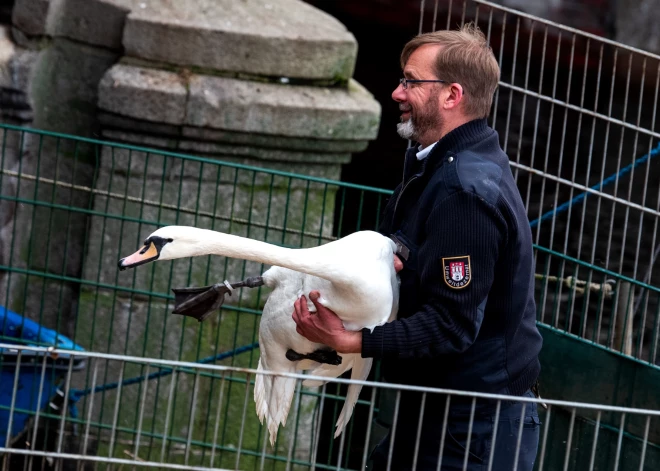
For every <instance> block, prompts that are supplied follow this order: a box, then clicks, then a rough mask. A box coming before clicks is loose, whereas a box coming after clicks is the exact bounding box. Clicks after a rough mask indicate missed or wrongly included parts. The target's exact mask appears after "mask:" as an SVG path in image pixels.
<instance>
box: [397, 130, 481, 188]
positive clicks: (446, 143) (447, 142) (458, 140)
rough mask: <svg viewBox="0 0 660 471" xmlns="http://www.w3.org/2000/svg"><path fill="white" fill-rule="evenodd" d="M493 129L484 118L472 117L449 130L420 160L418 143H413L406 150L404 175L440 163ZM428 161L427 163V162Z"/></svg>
mask: <svg viewBox="0 0 660 471" xmlns="http://www.w3.org/2000/svg"><path fill="white" fill-rule="evenodd" d="M493 132H494V131H493V129H492V128H491V127H490V126H488V122H487V120H486V118H480V119H474V120H472V121H468V122H467V123H465V124H462V125H460V126H459V127H457V128H455V129H453V130H451V131H450V132H448V133H447V134H445V135H444V136H443V137H442V139H440V140H439V141H438V143H437V144H436V146H435V147H434V148H433V149H432V150H431V153H430V154H429V155H428V156H427V157H426V158H425V159H424V160H422V161H421V162H417V163H415V162H414V161H413V160H415V161H416V160H417V151H418V147H419V144H417V143H415V144H414V145H413V146H412V147H409V148H408V150H407V151H406V163H405V166H404V169H405V174H406V177H407V178H408V177H410V176H411V174H412V173H413V172H414V173H423V172H424V169H426V168H434V167H436V166H437V165H438V164H440V163H441V162H442V161H443V160H444V158H445V156H446V155H447V154H448V153H451V154H457V153H459V152H461V151H462V150H465V149H467V148H469V147H470V146H472V145H473V144H475V143H477V142H480V141H482V140H483V139H485V138H486V137H488V136H489V135H490V134H492V133H493ZM427 162H428V163H427Z"/></svg>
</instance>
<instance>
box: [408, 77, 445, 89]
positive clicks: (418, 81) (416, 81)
mask: <svg viewBox="0 0 660 471" xmlns="http://www.w3.org/2000/svg"><path fill="white" fill-rule="evenodd" d="M428 82H436V83H447V82H446V81H445V80H412V79H407V78H402V79H399V83H400V84H401V85H403V89H404V90H408V84H409V83H428Z"/></svg>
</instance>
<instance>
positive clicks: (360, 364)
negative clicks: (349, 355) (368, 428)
mask: <svg viewBox="0 0 660 471" xmlns="http://www.w3.org/2000/svg"><path fill="white" fill-rule="evenodd" d="M372 363H373V358H362V357H361V356H359V355H357V358H355V359H354V361H353V371H351V379H353V380H360V381H365V380H366V379H367V376H369V371H371V364H372ZM360 391H362V385H361V384H351V385H350V386H349V387H348V391H347V392H346V400H345V401H344V407H343V408H342V410H341V414H339V419H337V428H336V429H335V438H337V437H338V436H339V434H341V432H342V431H343V430H344V428H346V424H348V421H349V420H351V416H352V415H353V408H354V407H355V403H356V402H357V400H358V397H359V396H360Z"/></svg>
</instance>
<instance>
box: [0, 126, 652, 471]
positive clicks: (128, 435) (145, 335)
mask: <svg viewBox="0 0 660 471" xmlns="http://www.w3.org/2000/svg"><path fill="white" fill-rule="evenodd" d="M0 150H1V155H2V160H1V165H0V168H1V173H0V215H1V216H2V219H1V221H0V223H1V224H2V227H1V228H0V243H1V247H0V305H2V306H6V307H7V308H9V309H11V310H13V311H15V312H18V313H21V314H23V315H25V317H26V318H30V319H33V320H35V321H37V322H38V323H39V324H40V325H41V326H43V327H45V328H50V329H54V330H55V331H57V332H58V333H60V334H62V335H64V336H66V337H68V338H70V339H71V340H73V342H75V343H76V344H78V345H80V346H81V347H82V348H84V349H85V350H88V351H91V352H98V353H103V354H113V355H120V356H122V358H126V357H129V356H131V357H140V358H157V359H160V360H166V361H185V362H197V363H215V364H217V365H225V366H232V367H247V368H254V367H256V365H257V363H256V362H257V359H258V354H259V352H258V347H257V345H256V342H257V339H258V337H257V332H258V327H259V314H260V306H262V305H263V302H264V300H265V298H266V296H267V294H268V293H267V292H266V291H265V290H260V289H257V290H253V291H248V290H244V291H243V292H241V293H240V294H239V295H237V296H236V298H235V299H231V300H230V302H229V304H228V305H227V306H225V307H223V309H222V310H221V311H220V312H219V313H218V315H216V316H213V317H211V318H209V319H208V320H206V321H205V322H203V323H197V322H195V321H192V320H190V319H186V318H183V317H180V316H176V315H172V314H171V311H172V308H173V304H172V301H173V297H172V295H171V294H170V289H171V288H172V287H183V286H193V285H194V286H201V285H208V284H212V283H215V282H218V281H222V280H225V279H229V280H230V281H233V280H239V279H243V278H245V277H246V276H255V275H258V274H260V273H261V272H262V271H263V270H264V269H265V268H264V267H263V266H261V265H259V264H256V263H251V262H244V261H236V260H230V259H225V258H222V257H198V258H196V259H192V260H176V261H173V262H159V263H156V264H151V265H146V266H144V267H139V268H138V269H137V270H133V271H130V272H121V273H120V272H119V271H118V269H117V260H118V259H119V258H120V257H122V256H124V255H127V254H129V253H132V252H133V251H135V250H136V249H137V248H138V247H139V246H140V245H141V242H142V240H143V239H144V238H145V237H146V236H147V235H148V234H150V233H151V232H153V231H154V230H155V229H156V228H157V227H160V226H163V225H169V224H179V225H192V226H197V227H204V228H209V229H214V230H219V231H223V232H229V233H233V234H238V235H243V236H248V237H252V238H256V239H261V240H266V241H269V242H272V243H276V244H280V245H284V246H289V247H303V246H314V245H318V244H321V243H324V242H327V241H330V240H333V239H334V238H336V237H341V236H343V235H346V234H348V233H350V232H353V231H354V230H358V229H372V228H374V227H375V225H377V223H378V217H379V214H380V212H381V210H382V208H383V207H384V203H385V201H386V199H387V198H388V196H389V194H390V191H387V190H382V189H375V188H367V187H362V186H357V185H351V184H346V183H341V182H336V181H328V180H323V179H319V178H313V177H306V176H302V175H296V174H292V173H285V172H278V171H271V170H267V169H262V168H255V167H247V166H242V165H235V164H228V163H224V162H220V161H215V160H210V159H203V158H197V157H193V156H186V155H179V154H174V153H168V152H164V151H157V150H153V149H144V148H138V147H133V146H126V145H120V144H113V143H108V142H102V141H97V140H91V139H82V138H75V137H71V136H64V135H58V134H53V133H47V132H40V131H35V130H29V129H22V128H17V127H12V126H6V125H3V126H0ZM536 256H537V287H536V289H537V302H538V320H539V322H540V323H542V324H543V325H546V326H548V327H549V328H552V329H554V330H556V331H557V332H560V333H563V334H565V335H569V336H576V337H578V338H581V339H584V340H585V341H587V342H591V343H594V344H598V345H600V346H601V347H602V348H605V349H608V350H610V351H613V352H618V353H619V354H622V355H627V356H630V357H631V358H632V359H634V360H635V361H637V362H639V363H643V364H647V365H650V364H651V365H654V364H656V363H657V358H658V355H657V350H658V330H659V328H660V326H659V324H660V320H659V319H660V315H659V312H658V309H659V308H658V306H660V303H659V302H658V301H659V298H660V296H659V294H660V289H659V288H657V287H654V286H651V285H649V284H647V283H644V282H641V281H637V280H634V279H632V278H628V277H625V276H622V275H620V274H618V273H614V272H611V271H608V270H606V269H603V268H599V267H598V266H596V265H595V264H592V263H586V262H582V261H580V260H576V259H573V258H571V257H568V256H566V255H564V254H562V253H558V252H555V251H552V250H547V249H544V248H542V247H536ZM3 331H4V330H3ZM15 334H16V333H14V334H13V335H11V336H10V335H7V332H5V335H2V336H0V343H1V342H2V341H15V339H16V337H17V335H15ZM18 337H20V334H19V335H18ZM31 344H34V342H31ZM37 344H38V342H37ZM0 361H2V362H5V363H7V361H8V360H7V359H6V356H5V355H3V357H2V359H0ZM43 361H44V362H45V361H46V359H45V357H44V360H43ZM652 368H657V367H656V366H652ZM375 370H376V374H377V368H376V369H375ZM176 371H177V373H175V374H172V370H168V369H167V368H165V367H163V365H159V366H149V365H148V364H147V363H145V362H132V361H110V360H109V359H108V358H106V357H99V358H95V359H94V361H90V362H88V364H86V365H85V366H84V367H81V369H80V371H76V372H74V373H73V374H70V378H71V379H70V384H68V385H67V387H66V388H65V389H66V391H67V396H68V397H69V398H70V404H69V406H70V407H67V406H66V401H64V402H63V404H60V407H61V408H60V409H57V410H55V409H54V410H51V411H46V412H44V414H42V416H41V426H44V427H45V426H46V425H44V424H47V423H48V420H47V419H48V418H49V417H50V418H52V419H53V422H54V423H57V424H58V425H57V427H60V425H59V423H60V422H59V421H58V420H57V419H59V418H60V417H62V414H63V412H62V411H63V410H65V411H68V412H65V413H64V414H65V415H66V417H67V418H68V419H69V420H68V421H67V422H66V424H67V425H66V427H63V428H62V430H60V429H59V428H57V427H56V428H55V429H52V430H50V431H49V430H48V429H46V430H45V432H44V433H45V434H46V436H48V434H49V433H50V434H53V435H51V436H52V437H59V436H66V437H69V438H68V439H67V440H69V439H70V440H73V439H74V438H75V437H79V438H80V437H84V443H83V441H81V440H82V438H80V439H78V441H75V440H74V441H75V446H76V447H78V448H76V452H78V451H79V449H81V448H80V447H82V448H84V449H85V451H86V453H88V454H98V455H99V456H109V457H115V458H117V459H120V458H121V459H132V460H134V462H135V463H136V464H139V462H140V461H139V460H138V459H137V458H140V459H144V460H146V461H148V462H154V460H155V462H161V463H170V464H172V463H174V464H177V463H178V464H181V465H182V466H188V467H185V468H182V469H193V468H190V467H191V466H206V467H212V466H221V467H228V468H233V467H234V466H235V465H236V463H237V461H240V468H241V469H265V468H268V469H285V468H288V467H290V466H291V465H293V464H295V465H298V466H299V467H300V469H302V468H305V469H307V468H309V467H310V466H311V462H312V461H311V460H312V454H315V455H316V456H315V457H314V458H315V459H316V461H315V463H316V464H315V467H316V468H319V469H335V468H342V467H345V468H349V469H357V468H359V467H360V463H361V459H362V456H363V454H364V450H366V449H368V448H369V447H370V446H371V444H370V443H368V442H367V441H365V438H364V437H365V434H364V430H365V428H366V427H367V422H368V419H370V418H371V417H372V416H373V413H374V399H375V396H372V394H375V392H373V391H375V390H370V389H368V388H367V389H365V391H364V392H363V394H362V400H361V401H360V402H359V403H358V405H357V407H356V411H355V418H354V419H353V420H352V421H351V424H350V425H349V427H348V429H347V431H346V432H345V437H344V438H343V439H342V440H343V441H339V440H332V439H331V438H330V437H331V435H332V432H333V424H334V422H335V420H336V417H337V415H338V414H339V411H340V409H341V405H342V402H343V396H342V394H343V389H342V387H341V385H330V386H328V388H327V389H324V390H323V391H322V392H321V391H319V390H315V389H307V388H299V389H298V391H297V394H296V397H295V399H294V400H295V407H294V410H295V411H296V414H295V416H294V417H292V418H290V420H289V422H288V424H287V427H286V428H285V429H284V430H281V431H280V434H279V437H278V442H277V443H276V446H275V448H274V449H270V446H268V447H267V446H266V443H265V441H264V440H265V433H264V432H265V431H264V429H263V428H262V427H261V425H260V424H259V422H258V419H257V417H256V414H255V412H254V409H253V404H252V401H251V387H250V385H251V384H252V382H253V380H254V377H253V376H251V375H249V374H247V375H246V374H244V373H241V374H237V373H236V370H230V371H227V372H225V373H222V374H221V373H218V372H209V371H206V370H197V371H193V370H185V369H181V368H179V369H177V370H176ZM40 374H41V371H40V369H39V368H35V369H34V372H33V377H34V383H35V384H39V378H40ZM49 374H53V375H55V373H49ZM321 395H322V396H323V401H320V400H319V398H320V396H321ZM248 399H249V400H248ZM320 404H324V406H323V410H321V407H320ZM2 407H5V408H6V406H0V409H1V408H2ZM71 411H74V412H73V413H72V414H73V415H71ZM76 411H77V414H78V415H77V414H76ZM87 411H91V412H89V414H90V415H89V416H88V417H87V416H86V418H85V419H84V420H83V419H82V418H81V417H82V415H83V414H85V413H87ZM376 413H378V408H377V407H376ZM32 415H34V414H32ZM32 424H33V423H32ZM83 426H84V427H86V428H87V429H88V430H87V431H86V432H85V433H84V434H83V433H81V427H83ZM35 428H36V427H35ZM31 430H32V429H30V428H29V429H28V432H26V433H32V432H31ZM622 430H623V429H622ZM60 432H63V434H62V433H60ZM21 437H22V438H21V440H25V439H26V436H25V435H21ZM320 437H322V439H321V438H320ZM28 438H29V435H28ZM652 438H657V437H655V436H653V437H652ZM28 442H29V440H28ZM315 443H316V445H317V446H316V447H315V446H314V444H315ZM72 446H73V445H72ZM191 447H192V448H191ZM340 448H341V451H340ZM266 449H267V451H264V450H266ZM337 456H339V457H340V459H339V460H338V459H337ZM136 457H137V458H136ZM159 460H160V461H159ZM7 463H8V461H5V466H9V465H8V464H7ZM106 464H107V463H106ZM96 465H97V466H98V465H99V463H96ZM107 465H108V466H111V465H110V464H107ZM26 466H27V464H26ZM264 467H265V468H264ZM9 469H14V468H9ZM26 469H29V468H26Z"/></svg>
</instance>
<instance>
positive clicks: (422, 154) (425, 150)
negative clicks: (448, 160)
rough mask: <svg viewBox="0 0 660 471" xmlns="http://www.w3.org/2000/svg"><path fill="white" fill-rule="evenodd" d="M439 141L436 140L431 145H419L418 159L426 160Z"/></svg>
mask: <svg viewBox="0 0 660 471" xmlns="http://www.w3.org/2000/svg"><path fill="white" fill-rule="evenodd" d="M437 143H438V141H436V142H434V143H433V144H431V145H430V146H426V147H422V146H421V145H420V146H419V152H417V160H424V159H425V158H426V157H428V155H429V154H430V153H431V151H432V150H433V148H434V147H435V145H436V144H437Z"/></svg>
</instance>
